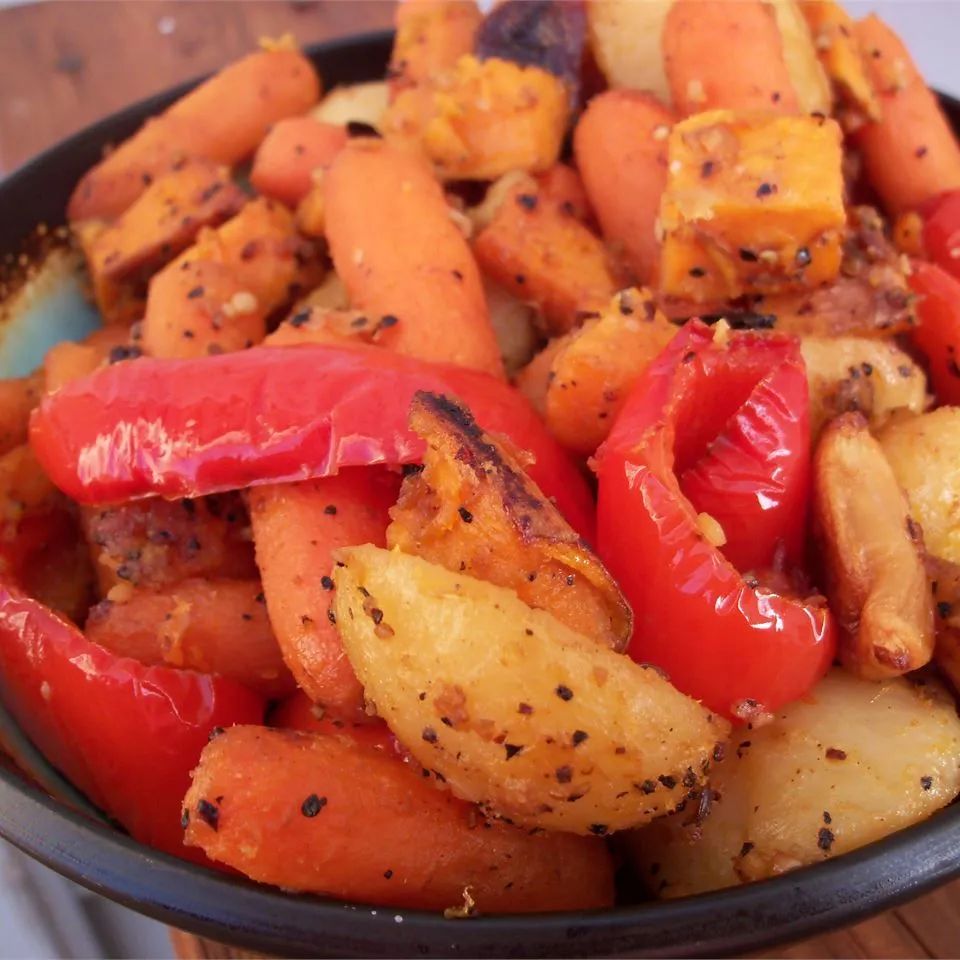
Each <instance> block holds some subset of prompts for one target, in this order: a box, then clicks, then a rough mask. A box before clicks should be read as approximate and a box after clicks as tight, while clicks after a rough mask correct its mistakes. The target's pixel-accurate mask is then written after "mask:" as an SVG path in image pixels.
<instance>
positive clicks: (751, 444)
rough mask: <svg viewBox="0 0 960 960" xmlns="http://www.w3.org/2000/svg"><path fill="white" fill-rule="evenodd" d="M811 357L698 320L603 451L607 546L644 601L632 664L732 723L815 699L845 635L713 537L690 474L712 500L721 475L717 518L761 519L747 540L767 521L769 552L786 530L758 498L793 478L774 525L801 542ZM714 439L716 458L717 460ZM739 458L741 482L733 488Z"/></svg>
mask: <svg viewBox="0 0 960 960" xmlns="http://www.w3.org/2000/svg"><path fill="white" fill-rule="evenodd" d="M798 362H799V356H798V348H797V346H796V344H795V343H792V342H791V341H789V340H785V339H780V338H776V339H768V338H764V337H761V336H758V335H753V334H734V335H733V336H732V337H731V339H730V343H729V345H728V346H727V347H726V348H720V347H718V346H715V345H714V343H713V334H712V332H711V331H710V330H709V328H707V327H705V326H703V325H702V324H699V323H692V324H688V325H687V327H686V328H685V329H684V330H683V331H682V332H681V333H680V334H679V335H678V336H677V337H676V338H675V339H674V341H673V342H672V343H671V345H670V346H669V347H668V348H667V349H666V351H664V353H663V355H661V357H660V358H659V359H658V360H657V361H655V362H654V363H653V364H652V365H651V367H650V368H649V370H648V371H647V373H646V375H645V376H644V378H643V379H642V381H641V382H640V383H639V384H637V386H636V387H635V389H634V391H633V392H632V394H631V395H630V397H629V399H628V400H627V403H626V405H625V406H624V408H623V410H622V412H621V413H620V416H619V417H618V419H617V422H616V424H615V425H614V428H613V431H612V433H611V435H610V437H609V439H608V440H607V441H606V443H605V444H604V445H603V447H601V449H600V451H599V453H598V456H597V472H598V476H599V507H598V549H599V554H600V557H601V559H602V560H603V561H604V562H605V563H606V564H607V566H608V567H609V569H610V570H611V572H612V573H613V574H614V576H615V577H616V578H617V579H618V581H619V583H620V586H621V588H622V589H623V591H624V594H625V595H626V597H627V599H628V600H629V601H630V603H631V605H632V606H633V611H634V621H635V626H634V635H633V640H632V641H631V644H630V647H629V651H628V652H629V654H630V656H631V657H633V659H635V660H637V661H639V662H650V663H653V664H656V665H657V666H659V667H662V668H663V669H664V670H665V671H666V672H667V673H668V674H669V675H670V678H671V680H672V682H673V683H674V685H675V686H677V687H678V688H679V689H680V690H682V691H684V692H685V693H688V694H689V695H691V696H693V697H695V698H697V699H699V700H702V701H703V702H704V703H706V704H707V705H708V706H709V707H710V708H711V709H713V710H715V711H717V712H718V713H722V714H724V715H725V716H728V717H733V718H736V717H737V716H743V715H744V714H746V713H749V711H750V709H751V708H752V707H753V705H756V708H758V709H762V710H775V709H776V708H777V707H779V706H781V705H783V704H784V703H787V702H789V701H791V700H794V699H796V698H797V697H799V696H802V695H803V694H804V693H805V692H806V691H807V690H808V689H809V688H810V687H811V686H813V684H814V683H815V682H816V681H817V680H818V679H819V678H820V677H821V676H822V675H823V673H824V672H825V671H826V670H827V668H828V667H829V665H830V663H831V661H832V659H833V654H834V650H835V646H836V638H835V627H834V624H833V620H832V618H831V616H830V613H829V610H828V609H827V608H826V607H825V606H819V605H815V604H809V605H808V604H805V603H802V602H800V601H798V600H795V599H791V598H788V597H784V596H780V595H778V594H775V593H772V592H770V591H768V590H766V589H764V588H758V587H757V585H756V582H755V581H753V580H751V579H745V578H744V576H743V575H742V574H741V573H740V571H739V570H738V569H737V568H736V567H735V566H734V565H733V564H732V563H731V562H730V561H729V560H728V559H727V558H726V557H725V556H724V554H723V552H722V551H721V550H720V549H718V548H717V547H715V546H713V545H712V544H711V543H710V542H708V540H707V539H706V538H705V537H704V536H703V534H702V532H701V530H700V528H699V526H698V523H697V512H698V509H703V506H700V507H699V508H698V507H695V506H694V505H693V504H692V503H691V502H690V500H689V499H688V498H687V497H686V496H685V495H684V492H683V490H682V482H683V481H682V480H681V479H678V473H679V474H680V477H681V478H683V477H687V478H688V479H689V477H691V476H693V477H696V479H697V480H698V483H699V484H700V487H699V490H698V491H697V492H698V493H699V494H700V495H701V500H703V495H704V493H705V492H706V491H710V490H711V488H710V484H709V481H710V477H711V476H714V477H715V478H717V485H716V487H715V488H714V490H713V491H711V496H713V497H714V499H713V502H712V506H713V509H714V510H716V511H717V512H719V513H723V515H724V517H725V519H726V522H727V525H728V526H729V527H730V530H731V532H733V531H734V530H738V529H739V527H738V525H737V524H736V523H735V522H734V520H735V519H736V517H735V515H736V512H737V510H738V509H740V510H742V511H743V518H749V519H748V520H745V522H743V523H742V524H741V525H740V526H742V531H740V532H741V534H746V533H749V531H750V529H751V528H752V526H753V525H755V526H756V529H757V531H758V538H759V536H760V534H761V532H762V533H763V537H765V538H766V539H767V541H768V542H767V544H766V546H765V548H764V549H766V550H769V548H770V543H769V538H770V536H771V535H772V534H773V533H775V532H776V526H777V525H776V524H775V523H767V524H766V526H765V527H764V526H763V518H762V516H761V515H760V513H761V512H758V507H759V506H760V503H759V501H758V500H757V499H756V497H755V496H753V495H752V494H751V491H753V490H755V489H756V487H757V484H760V485H761V486H762V487H764V488H765V489H767V490H774V489H776V488H777V486H778V484H777V483H775V482H774V479H773V478H774V477H775V476H776V475H777V474H778V473H781V474H784V475H786V476H789V477H791V478H792V479H791V480H790V482H789V483H787V484H785V485H782V484H779V485H780V486H782V488H783V490H784V491H785V497H784V499H783V501H782V504H781V506H780V507H779V508H778V509H777V510H776V511H771V516H773V515H774V514H775V513H778V514H779V517H780V520H779V522H780V525H781V527H780V529H781V533H780V536H781V537H783V536H785V535H786V536H787V537H790V538H793V537H794V536H795V534H794V532H793V524H794V522H795V519H796V518H795V517H791V511H794V510H798V509H799V513H800V515H801V516H802V515H803V514H804V510H805V500H806V496H807V489H808V484H809V426H808V424H807V420H806V417H807V415H808V414H807V406H806V404H807V397H806V389H805V383H804V385H803V388H801V386H800V384H799V381H798V379H797V376H796V374H795V372H794V370H795V367H796V365H797V363H798ZM799 371H800V373H802V372H803V366H802V362H800V364H799ZM744 404H746V406H745V407H744V406H743V405H744ZM715 440H716V444H715V446H714V450H713V454H714V455H713V456H712V455H711V454H710V452H708V453H707V454H706V456H705V455H704V451H705V450H708V447H709V445H710V444H711V442H712V441H715ZM717 444H719V447H718V446H717ZM711 461H713V462H712V464H711ZM718 463H721V464H723V469H722V470H720V469H719V468H718V466H717V464H718ZM738 463H742V464H743V471H744V479H745V482H744V483H743V484H742V485H740V484H737V483H735V482H734V480H735V479H736V476H737V472H738V471H737V464H738ZM764 464H766V473H765V474H764V470H763V466H764ZM691 470H693V471H694V473H693V474H692V475H691V474H690V473H689V471H691ZM781 479H783V477H781ZM721 480H722V483H721ZM724 498H726V500H727V505H726V506H724V505H723V503H722V501H723V499H724ZM721 507H723V509H722V510H721ZM718 519H719V518H718ZM731 542H733V541H731ZM739 549H740V550H741V551H746V550H747V545H745V544H741V546H740V548H739ZM751 702H752V703H751Z"/></svg>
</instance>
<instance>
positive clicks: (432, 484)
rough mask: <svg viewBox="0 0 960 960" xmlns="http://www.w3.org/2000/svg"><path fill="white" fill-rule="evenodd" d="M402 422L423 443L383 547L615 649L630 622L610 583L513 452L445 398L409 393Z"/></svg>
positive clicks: (627, 610) (623, 641) (620, 645)
mask: <svg viewBox="0 0 960 960" xmlns="http://www.w3.org/2000/svg"><path fill="white" fill-rule="evenodd" d="M410 426H411V428H412V429H413V430H414V431H415V432H416V433H417V434H419V435H420V436H421V437H423V439H424V440H426V442H427V450H426V453H425V455H424V467H423V470H422V471H420V472H418V473H414V474H412V475H410V476H409V477H407V479H406V480H405V481H404V483H403V487H402V488H401V490H400V499H399V500H398V501H397V504H396V506H395V507H393V508H392V509H391V511H390V515H391V517H392V523H391V524H390V526H389V527H388V528H387V546H389V547H398V548H399V549H401V550H403V551H404V552H406V553H414V554H417V555H419V556H421V557H425V558H426V559H427V560H430V561H432V562H433V563H439V564H441V565H442V566H444V567H446V568H447V569H448V570H456V571H460V572H462V573H465V574H467V575H468V576H472V577H478V578H480V579H481V580H488V581H489V582H491V583H496V584H499V585H500V586H502V587H509V588H510V589H512V590H515V591H516V592H517V594H518V596H519V597H520V599H521V600H522V601H523V602H524V603H528V604H530V606H532V607H536V608H540V609H542V610H549V611H550V612H551V613H552V614H553V615H554V616H555V617H556V618H557V619H558V620H559V621H561V622H562V623H563V624H565V625H566V626H568V627H569V628H570V629H571V630H576V631H577V632H578V633H581V634H583V635H584V636H587V637H591V638H593V639H594V640H596V641H597V642H598V643H600V644H603V645H604V646H607V647H612V648H613V649H616V650H622V649H623V648H624V647H625V646H626V644H627V642H628V641H629V639H630V634H631V628H632V623H633V618H632V616H631V613H630V608H629V607H628V606H627V603H626V601H625V600H624V599H623V594H621V593H620V588H619V587H618V586H617V585H616V583H615V582H614V580H613V578H612V577H611V576H610V574H609V573H608V572H607V570H606V568H605V567H604V566H603V564H602V563H601V562H600V561H599V560H598V559H597V557H596V555H595V554H594V553H593V551H592V550H590V548H589V547H588V546H587V545H586V544H585V543H584V542H583V541H582V540H581V539H580V537H578V536H577V534H576V533H574V531H573V530H572V529H571V527H570V525H569V524H568V523H567V522H566V520H564V518H563V516H562V515H561V514H560V512H559V511H558V510H557V508H556V507H555V506H554V505H553V504H552V503H551V502H550V501H549V500H547V498H546V497H545V496H544V495H543V493H541V491H540V490H539V488H538V487H537V486H536V484H534V483H533V481H532V480H531V479H530V478H529V477H528V476H527V475H526V474H525V473H524V471H523V467H522V465H521V463H520V461H519V460H518V459H517V457H516V455H514V453H512V452H511V451H510V450H508V449H506V448H505V447H504V445H503V444H502V443H498V442H497V441H495V440H494V439H493V438H491V437H490V436H488V435H487V434H485V433H484V432H483V431H482V430H481V429H480V428H479V427H478V426H477V423H476V421H475V420H474V419H473V417H472V416H471V415H470V413H469V412H468V411H467V410H466V409H465V408H464V407H462V406H460V405H459V404H457V403H455V402H454V401H451V400H449V399H448V398H447V397H442V396H437V395H435V394H427V393H420V394H418V395H417V397H416V398H415V400H414V403H413V406H412V409H411V413H410Z"/></svg>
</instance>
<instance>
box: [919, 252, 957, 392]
mask: <svg viewBox="0 0 960 960" xmlns="http://www.w3.org/2000/svg"><path fill="white" fill-rule="evenodd" d="M908 279H909V283H910V289H911V290H913V292H914V293H915V294H916V295H917V316H918V318H919V320H920V323H919V325H918V326H916V327H914V328H913V329H912V330H911V331H910V336H911V339H912V340H913V342H914V343H915V344H916V345H917V347H918V348H919V350H920V351H921V352H922V353H923V354H924V355H925V356H926V358H927V361H928V365H929V370H930V381H931V383H932V384H933V389H934V392H935V393H936V395H937V400H938V401H939V402H940V403H949V404H960V280H958V279H955V278H954V277H952V276H951V275H950V274H949V273H947V272H946V271H945V270H944V269H942V267H940V266H938V265H937V264H933V263H925V262H923V261H919V260H916V261H914V262H913V272H912V273H911V274H910V277H909V278H908Z"/></svg>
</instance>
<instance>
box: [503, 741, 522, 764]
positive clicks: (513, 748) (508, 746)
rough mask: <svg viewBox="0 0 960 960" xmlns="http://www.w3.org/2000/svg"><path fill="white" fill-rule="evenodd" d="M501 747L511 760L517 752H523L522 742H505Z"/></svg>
mask: <svg viewBox="0 0 960 960" xmlns="http://www.w3.org/2000/svg"><path fill="white" fill-rule="evenodd" d="M503 749H504V750H505V751H506V754H507V759H508V760H512V759H513V758H514V757H515V756H516V755H517V754H518V753H523V746H522V744H516V743H505V744H504V745H503Z"/></svg>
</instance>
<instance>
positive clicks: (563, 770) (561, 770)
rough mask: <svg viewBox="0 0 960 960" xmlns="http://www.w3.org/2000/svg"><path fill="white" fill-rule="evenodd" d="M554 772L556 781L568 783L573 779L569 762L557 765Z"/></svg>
mask: <svg viewBox="0 0 960 960" xmlns="http://www.w3.org/2000/svg"><path fill="white" fill-rule="evenodd" d="M554 772H555V774H556V777H557V783H569V782H570V781H571V780H572V779H573V767H571V766H570V765H569V764H564V765H563V766H562V767H557V769H556V770H555V771H554Z"/></svg>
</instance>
